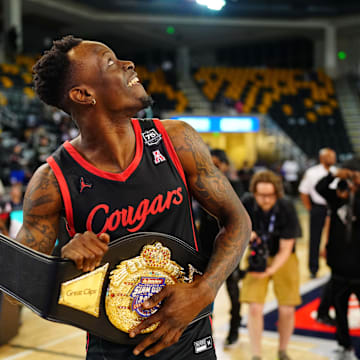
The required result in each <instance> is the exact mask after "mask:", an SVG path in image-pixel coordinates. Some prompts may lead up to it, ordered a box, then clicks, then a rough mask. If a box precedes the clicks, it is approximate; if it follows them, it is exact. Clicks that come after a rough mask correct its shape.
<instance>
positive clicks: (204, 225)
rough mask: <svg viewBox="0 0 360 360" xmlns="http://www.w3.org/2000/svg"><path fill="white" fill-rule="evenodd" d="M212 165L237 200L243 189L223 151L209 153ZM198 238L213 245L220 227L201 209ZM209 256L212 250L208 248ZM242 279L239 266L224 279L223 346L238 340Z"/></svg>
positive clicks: (215, 220)
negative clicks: (227, 311)
mask: <svg viewBox="0 0 360 360" xmlns="http://www.w3.org/2000/svg"><path fill="white" fill-rule="evenodd" d="M210 153H211V157H212V160H213V163H214V165H215V166H216V167H217V168H218V169H219V170H220V171H221V172H222V173H223V174H224V175H225V176H227V178H228V179H229V181H230V184H231V185H232V187H233V188H234V190H235V192H236V194H237V195H238V196H239V198H240V197H241V196H242V195H243V192H244V191H243V187H242V184H241V182H240V181H239V180H236V179H234V178H232V177H231V176H229V173H230V162H229V159H228V157H227V155H226V153H225V151H224V150H221V149H213V150H211V151H210ZM199 220H200V225H199V238H200V241H201V242H203V241H205V243H208V242H209V241H211V243H214V241H215V238H216V236H217V234H218V233H219V230H220V226H219V224H218V221H217V219H216V218H214V217H212V216H211V215H210V214H209V213H207V212H206V211H205V210H203V209H202V208H199ZM208 251H209V253H208V254H207V255H208V256H210V254H211V252H212V249H211V248H210V247H209V249H208ZM242 277H243V273H242V272H241V270H240V267H239V265H238V266H237V268H236V269H235V270H234V271H233V272H232V274H231V275H230V276H229V277H228V278H227V279H226V289H227V291H228V294H229V297H230V302H231V309H230V316H231V318H230V330H229V334H228V336H227V338H226V340H225V346H230V345H233V344H235V343H236V342H237V340H238V338H239V327H240V325H241V314H240V300H239V293H240V292H239V285H238V283H239V281H240V279H241V278H242Z"/></svg>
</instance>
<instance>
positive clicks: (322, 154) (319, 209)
mask: <svg viewBox="0 0 360 360" xmlns="http://www.w3.org/2000/svg"><path fill="white" fill-rule="evenodd" d="M319 161H320V164H318V165H315V166H312V167H310V168H309V169H307V170H306V172H305V174H304V176H303V178H302V180H301V182H300V186H299V192H300V197H301V200H302V202H303V204H304V206H305V208H306V209H307V210H308V211H309V212H310V246H309V270H310V273H311V277H313V278H314V277H316V273H317V271H318V270H319V248H320V241H321V233H322V230H323V227H324V223H325V219H326V215H327V204H326V200H325V199H324V198H323V197H322V196H321V195H319V194H318V192H317V191H316V190H315V186H316V184H317V183H318V182H319V180H320V179H322V178H323V177H324V176H326V175H327V174H328V172H329V170H330V168H331V167H332V166H333V165H335V163H336V153H335V151H334V150H332V149H330V148H324V149H321V150H320V151H319Z"/></svg>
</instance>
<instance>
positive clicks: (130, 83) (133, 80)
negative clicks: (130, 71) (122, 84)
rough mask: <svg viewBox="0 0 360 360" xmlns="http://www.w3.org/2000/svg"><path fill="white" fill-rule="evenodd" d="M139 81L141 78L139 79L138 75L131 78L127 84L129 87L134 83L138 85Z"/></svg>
mask: <svg viewBox="0 0 360 360" xmlns="http://www.w3.org/2000/svg"><path fill="white" fill-rule="evenodd" d="M139 83H140V80H139V78H138V77H137V76H136V77H134V78H133V79H131V80H130V81H129V82H128V84H127V86H128V87H132V86H134V85H136V84H139Z"/></svg>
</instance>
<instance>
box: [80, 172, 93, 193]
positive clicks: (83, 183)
mask: <svg viewBox="0 0 360 360" xmlns="http://www.w3.org/2000/svg"><path fill="white" fill-rule="evenodd" d="M86 188H89V189H91V188H92V184H87V183H86V182H85V179H84V177H83V176H82V177H81V178H80V192H81V193H82V192H83V191H84V189H86Z"/></svg>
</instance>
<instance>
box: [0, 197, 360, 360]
mask: <svg viewBox="0 0 360 360" xmlns="http://www.w3.org/2000/svg"><path fill="white" fill-rule="evenodd" d="M297 208H298V211H299V215H300V220H301V223H302V227H303V237H302V238H301V239H299V240H298V242H297V255H298V257H299V260H300V272H301V284H302V286H301V290H302V295H303V299H304V304H302V305H301V307H300V308H298V310H297V313H296V334H295V335H293V337H292V339H291V342H290V345H289V349H288V353H289V355H290V356H291V359H293V360H327V359H332V358H333V356H334V350H335V349H336V342H335V340H334V329H332V328H331V327H326V326H324V325H320V324H317V323H316V322H315V320H314V319H313V318H314V316H315V309H316V304H317V303H318V301H319V294H320V289H321V286H322V285H323V284H324V283H325V282H326V280H327V278H328V273H329V271H328V268H327V267H326V265H325V261H324V260H323V259H321V268H320V272H319V274H318V275H319V276H318V278H317V279H314V280H310V279H309V273H308V270H307V249H308V217H307V214H306V212H305V210H304V209H303V208H302V206H301V205H300V204H297ZM274 299H275V298H274V295H273V291H272V289H270V291H269V296H268V301H267V304H266V307H265V328H266V330H265V332H264V334H263V341H262V343H263V359H264V360H275V359H277V357H276V354H277V344H278V343H277V333H276V331H274V330H276V313H275V312H276V302H275V300H274ZM352 302H353V304H352V308H353V309H354V310H356V312H354V314H355V313H356V316H352V318H351V324H350V325H351V328H352V329H353V331H354V335H355V336H356V335H357V328H360V317H359V315H358V313H359V311H358V303H357V301H356V300H354V299H352ZM229 306H230V302H229V300H228V295H227V293H226V289H225V287H222V288H221V290H220V292H219V294H218V296H217V298H216V300H215V307H214V322H213V326H214V334H213V335H214V341H215V345H216V349H217V355H218V359H219V360H240V359H241V360H250V359H251V354H250V346H249V338H248V333H247V329H246V326H243V327H242V328H241V329H240V339H239V341H238V342H237V343H236V344H235V345H233V346H232V347H231V349H224V341H225V338H226V336H227V333H228V329H229ZM242 313H243V323H244V324H246V314H247V306H246V305H243V306H242ZM359 334H360V331H359ZM84 358H85V332H84V331H82V330H79V329H76V328H74V327H70V326H67V325H61V324H56V323H52V322H49V321H47V320H44V319H41V318H40V317H38V316H37V315H35V314H34V313H32V312H31V311H30V310H28V309H27V308H23V310H22V326H21V328H20V330H19V333H18V335H17V336H16V337H14V338H13V339H12V340H11V341H10V343H9V344H7V345H3V346H1V347H0V359H4V360H5V359H6V360H17V359H21V360H71V359H84Z"/></svg>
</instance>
